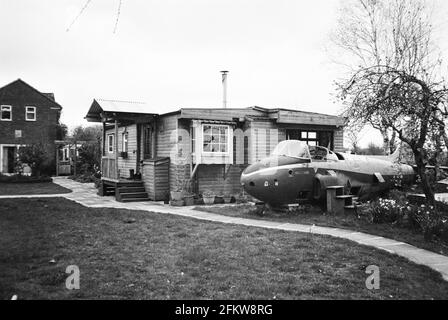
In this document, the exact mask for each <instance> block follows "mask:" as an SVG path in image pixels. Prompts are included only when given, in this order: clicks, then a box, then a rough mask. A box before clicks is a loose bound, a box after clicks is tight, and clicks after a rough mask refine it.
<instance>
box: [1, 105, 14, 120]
mask: <svg viewBox="0 0 448 320" xmlns="http://www.w3.org/2000/svg"><path fill="white" fill-rule="evenodd" d="M0 113H1V117H0V120H2V121H11V120H12V108H11V106H1V108H0Z"/></svg>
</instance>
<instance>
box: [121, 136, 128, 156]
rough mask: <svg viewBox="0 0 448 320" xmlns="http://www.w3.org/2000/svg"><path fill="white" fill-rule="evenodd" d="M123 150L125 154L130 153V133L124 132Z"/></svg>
mask: <svg viewBox="0 0 448 320" xmlns="http://www.w3.org/2000/svg"><path fill="white" fill-rule="evenodd" d="M122 138H123V139H122V144H123V146H122V150H123V152H128V133H127V132H123V136H122Z"/></svg>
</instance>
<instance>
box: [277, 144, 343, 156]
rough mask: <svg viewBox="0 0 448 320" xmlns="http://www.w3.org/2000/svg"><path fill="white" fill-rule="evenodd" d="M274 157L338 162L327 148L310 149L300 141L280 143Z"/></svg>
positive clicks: (314, 147) (316, 147)
mask: <svg viewBox="0 0 448 320" xmlns="http://www.w3.org/2000/svg"><path fill="white" fill-rule="evenodd" d="M272 156H286V157H291V158H299V159H307V160H314V161H338V160H339V159H338V156H337V155H336V154H335V153H334V152H333V151H330V150H328V149H327V148H324V147H320V146H312V147H309V146H308V145H307V144H306V143H305V142H303V141H299V140H285V141H282V142H280V143H279V144H278V145H277V147H275V149H274V151H272Z"/></svg>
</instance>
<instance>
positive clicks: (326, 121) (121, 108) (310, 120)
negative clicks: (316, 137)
mask: <svg viewBox="0 0 448 320" xmlns="http://www.w3.org/2000/svg"><path fill="white" fill-rule="evenodd" d="M101 113H123V114H129V113H132V114H135V113H137V114H144V115H152V116H154V115H158V114H157V113H155V112H154V113H153V112H151V111H150V108H149V107H148V106H147V105H146V104H145V103H143V102H132V101H120V100H105V99H94V100H93V103H92V105H91V107H90V110H89V112H88V113H87V115H86V117H85V119H87V120H88V121H100V120H101ZM170 115H178V116H179V118H180V119H197V120H208V121H234V120H235V119H237V120H238V121H244V120H245V119H251V120H271V121H275V122H276V123H278V124H286V125H287V124H304V125H319V126H334V127H341V126H344V124H345V118H342V117H338V116H333V115H327V114H320V113H314V112H306V111H300V110H292V109H279V108H273V109H268V108H261V107H249V108H226V109H224V108H180V109H178V110H177V111H174V112H168V113H163V114H160V116H161V117H166V116H170Z"/></svg>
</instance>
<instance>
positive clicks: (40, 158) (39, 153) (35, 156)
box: [18, 143, 48, 176]
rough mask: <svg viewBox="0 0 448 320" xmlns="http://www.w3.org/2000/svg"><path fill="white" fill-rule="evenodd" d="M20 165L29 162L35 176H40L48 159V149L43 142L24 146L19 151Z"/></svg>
mask: <svg viewBox="0 0 448 320" xmlns="http://www.w3.org/2000/svg"><path fill="white" fill-rule="evenodd" d="M18 153H19V156H18V165H19V166H21V165H23V164H28V165H29V166H30V168H31V171H32V173H31V174H32V175H33V176H40V174H41V172H42V169H44V164H45V162H46V161H47V159H48V156H47V151H46V149H45V146H44V145H43V144H42V143H34V144H31V145H29V146H26V147H22V148H20V149H19V151H18Z"/></svg>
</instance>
